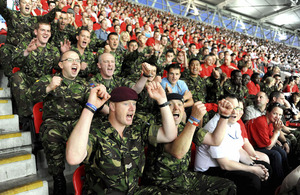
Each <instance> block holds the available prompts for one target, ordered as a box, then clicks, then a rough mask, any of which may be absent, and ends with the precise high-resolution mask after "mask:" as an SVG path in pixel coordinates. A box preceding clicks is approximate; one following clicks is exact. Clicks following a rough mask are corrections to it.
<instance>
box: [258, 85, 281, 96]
mask: <svg viewBox="0 0 300 195" xmlns="http://www.w3.org/2000/svg"><path fill="white" fill-rule="evenodd" d="M260 91H263V92H265V93H266V94H267V95H268V97H270V95H271V93H272V92H273V91H277V90H276V87H275V86H272V87H268V86H267V85H266V84H265V83H261V84H260Z"/></svg>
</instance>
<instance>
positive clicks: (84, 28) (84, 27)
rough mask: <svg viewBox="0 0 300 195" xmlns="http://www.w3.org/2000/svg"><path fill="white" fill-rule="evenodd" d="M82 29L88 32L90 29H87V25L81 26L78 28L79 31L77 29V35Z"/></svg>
mask: <svg viewBox="0 0 300 195" xmlns="http://www.w3.org/2000/svg"><path fill="white" fill-rule="evenodd" d="M84 30H86V31H88V32H89V33H90V31H89V29H88V27H87V26H82V27H80V28H79V31H78V33H77V35H78V36H79V35H80V33H81V32H82V31H84ZM90 34H91V33H90Z"/></svg>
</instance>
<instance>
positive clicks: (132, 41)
mask: <svg viewBox="0 0 300 195" xmlns="http://www.w3.org/2000/svg"><path fill="white" fill-rule="evenodd" d="M131 43H136V44H138V42H137V41H136V40H130V41H128V43H127V47H129V45H130V44H131Z"/></svg>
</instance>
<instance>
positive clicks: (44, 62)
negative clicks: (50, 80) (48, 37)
mask: <svg viewBox="0 0 300 195" xmlns="http://www.w3.org/2000/svg"><path fill="white" fill-rule="evenodd" d="M29 43H30V41H23V42H21V43H20V44H19V45H18V47H16V49H15V51H14V52H13V53H12V60H13V62H14V64H15V66H16V67H20V69H21V70H22V71H23V72H24V73H26V75H27V76H29V77H32V78H35V79H38V78H40V77H42V76H43V75H46V74H51V73H52V69H53V68H54V69H56V70H60V68H59V66H58V62H59V58H60V53H59V50H58V48H57V47H55V46H54V45H53V44H50V43H47V45H46V47H39V48H37V49H36V50H34V51H32V52H30V53H29V55H28V56H26V57H25V56H24V55H23V53H24V51H25V50H26V48H27V46H28V45H29Z"/></svg>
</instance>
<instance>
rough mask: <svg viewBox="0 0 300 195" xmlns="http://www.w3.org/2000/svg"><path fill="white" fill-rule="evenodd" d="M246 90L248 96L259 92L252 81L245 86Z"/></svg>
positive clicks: (258, 88)
mask: <svg viewBox="0 0 300 195" xmlns="http://www.w3.org/2000/svg"><path fill="white" fill-rule="evenodd" d="M247 88H248V91H249V94H250V95H256V94H257V93H258V92H260V86H259V84H256V85H255V84H254V83H253V82H252V81H249V83H248V84H247Z"/></svg>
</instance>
